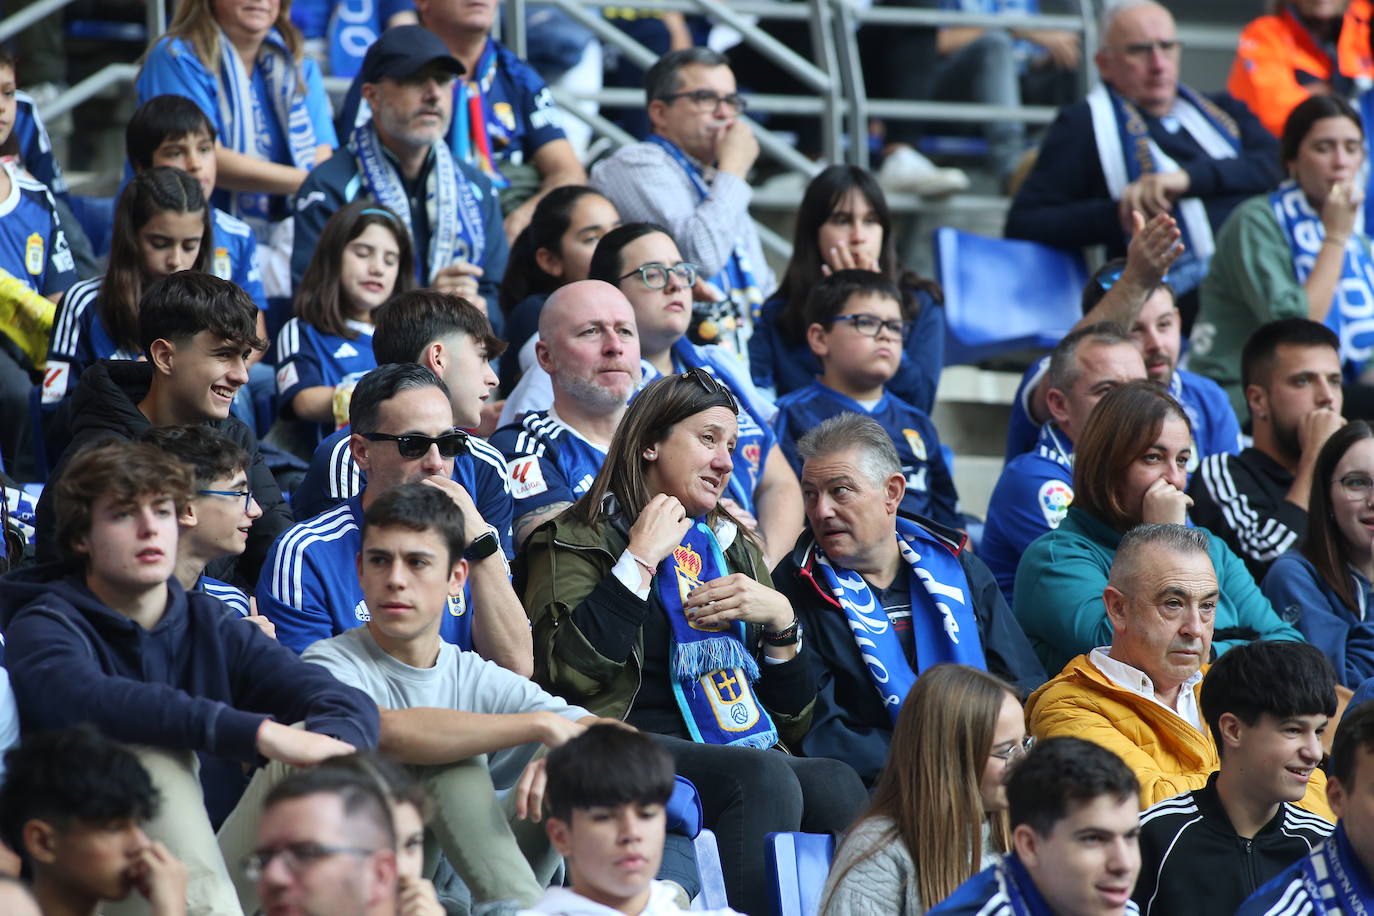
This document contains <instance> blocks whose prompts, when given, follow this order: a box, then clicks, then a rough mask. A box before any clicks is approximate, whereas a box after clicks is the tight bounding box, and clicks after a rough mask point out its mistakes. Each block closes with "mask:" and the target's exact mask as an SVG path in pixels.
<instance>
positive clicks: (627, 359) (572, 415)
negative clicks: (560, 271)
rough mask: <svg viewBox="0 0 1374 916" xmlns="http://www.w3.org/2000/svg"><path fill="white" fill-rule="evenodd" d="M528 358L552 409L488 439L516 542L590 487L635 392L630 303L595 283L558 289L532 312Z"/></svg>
mask: <svg viewBox="0 0 1374 916" xmlns="http://www.w3.org/2000/svg"><path fill="white" fill-rule="evenodd" d="M535 357H536V358H537V359H538V360H539V367H540V368H541V369H543V370H544V371H545V372H546V373H548V377H549V380H550V381H551V383H552V386H553V404H552V406H550V407H549V408H548V409H547V410H534V411H530V412H529V413H527V414H525V415H524V416H523V417H521V418H520V420H518V421H517V422H515V423H511V424H509V425H507V426H503V427H502V428H501V429H498V430H497V431H496V432H495V433H494V434H493V435H492V437H491V444H492V445H494V446H496V447H497V448H499V449H500V450H501V452H502V454H504V455H505V456H506V461H507V473H508V475H509V478H510V490H511V496H512V497H513V498H514V499H515V524H514V526H513V528H512V531H513V533H514V536H515V543H516V544H517V545H520V544H523V543H524V542H525V538H526V536H527V535H529V533H530V532H531V531H533V530H534V529H535V528H537V527H539V525H541V524H543V523H544V522H546V521H548V520H549V519H551V518H553V517H554V516H555V515H558V514H559V513H560V512H562V511H563V510H564V509H566V508H567V507H568V506H571V505H572V504H573V503H574V502H576V501H577V498H578V497H579V496H581V495H582V494H583V493H585V492H586V491H587V488H588V487H590V486H591V483H592V480H593V478H595V477H596V474H597V472H598V471H600V470H601V464H602V462H603V461H605V459H606V450H607V449H608V448H609V447H610V444H611V437H612V436H613V435H615V428H616V427H617V426H618V425H620V418H621V417H622V416H624V414H625V405H626V404H627V403H628V402H629V399H630V396H631V395H632V394H634V393H635V392H636V391H637V390H638V389H639V383H640V379H641V376H642V370H641V366H640V361H639V331H638V329H637V328H636V326H635V313H634V308H633V307H632V306H631V305H630V300H628V299H626V298H625V294H624V293H622V292H621V291H620V290H618V289H616V288H615V287H614V286H612V285H611V284H609V283H604V282H602V281H600V280H581V281H578V282H575V283H569V284H567V285H566V286H563V287H560V288H559V289H557V290H555V291H554V293H553V295H551V296H549V298H548V301H547V302H545V303H544V308H543V310H542V311H541V312H540V313H539V337H538V340H537V343H535Z"/></svg>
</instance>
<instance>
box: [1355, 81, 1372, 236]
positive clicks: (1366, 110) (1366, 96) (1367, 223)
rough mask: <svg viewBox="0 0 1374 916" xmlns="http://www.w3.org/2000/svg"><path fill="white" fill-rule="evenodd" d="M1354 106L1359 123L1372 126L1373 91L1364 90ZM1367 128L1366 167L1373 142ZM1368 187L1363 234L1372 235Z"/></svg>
mask: <svg viewBox="0 0 1374 916" xmlns="http://www.w3.org/2000/svg"><path fill="white" fill-rule="evenodd" d="M1355 105H1356V107H1357V108H1359V110H1360V121H1361V123H1364V124H1374V121H1371V120H1369V119H1370V118H1374V90H1365V91H1364V92H1361V93H1360V97H1359V98H1358V99H1356V100H1355ZM1369 133H1370V130H1369V128H1366V129H1365V132H1364V161H1365V165H1366V167H1367V166H1368V164H1369V162H1370V157H1371V156H1374V141H1371V139H1370V136H1369ZM1369 190H1370V189H1369V187H1368V186H1367V185H1366V187H1365V195H1364V232H1365V235H1370V234H1371V233H1374V194H1370V193H1369Z"/></svg>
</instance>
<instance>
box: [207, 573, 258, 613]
mask: <svg viewBox="0 0 1374 916" xmlns="http://www.w3.org/2000/svg"><path fill="white" fill-rule="evenodd" d="M194 591H198V592H205V594H207V595H212V596H213V597H215V598H218V599H219V600H220V601H222V602H224V606H225V607H227V608H228V609H229V610H231V611H233V612H234V613H235V614H238V615H239V616H240V617H247V616H248V612H249V610H250V609H251V608H250V606H249V604H248V596H247V595H246V594H244V592H243V589H240V588H235V587H234V586H232V585H230V584H229V583H228V582H221V581H220V580H218V579H212V578H211V577H210V576H201V577H200V579H199V580H197V582H196V587H195V589H194Z"/></svg>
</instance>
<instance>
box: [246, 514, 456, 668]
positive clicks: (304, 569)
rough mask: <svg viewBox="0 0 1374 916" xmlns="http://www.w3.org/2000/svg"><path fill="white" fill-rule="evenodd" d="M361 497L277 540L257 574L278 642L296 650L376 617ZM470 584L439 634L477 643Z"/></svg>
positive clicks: (261, 602) (263, 608) (451, 604)
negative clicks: (361, 577) (364, 571)
mask: <svg viewBox="0 0 1374 916" xmlns="http://www.w3.org/2000/svg"><path fill="white" fill-rule="evenodd" d="M362 524H363V507H362V497H361V496H356V497H354V498H352V499H350V500H349V501H348V502H346V503H342V504H340V505H338V506H335V507H334V508H333V509H330V510H328V511H327V512H324V513H322V514H320V515H317V516H315V517H314V518H310V519H306V520H305V521H303V522H297V523H296V524H295V525H292V526H291V527H290V528H288V529H286V531H284V532H283V533H282V535H281V536H280V537H279V538H277V540H276V541H275V542H274V543H273V544H272V549H271V551H269V552H268V554H267V562H265V563H264V564H263V567H262V576H261V578H260V579H258V587H257V589H256V594H257V598H258V610H259V611H260V612H261V613H262V614H263V615H264V616H266V617H267V619H268V620H270V621H272V623H273V624H274V625H275V626H276V628H277V641H278V642H280V643H281V644H282V645H283V646H286V647H288V648H290V649H292V650H294V651H295V652H296V653H297V654H299V653H301V652H304V651H305V650H306V649H308V648H310V646H311V645H312V644H313V643H316V642H319V641H320V640H321V639H328V638H329V637H331V636H337V635H339V634H340V633H342V632H343V631H344V630H351V629H352V628H353V627H356V626H358V625H359V624H362V623H366V622H367V621H368V620H370V619H371V616H370V615H369V614H368V611H367V602H366V601H365V600H364V599H363V588H362V586H361V585H360V584H359V583H358V565H357V559H358V551H360V550H362V546H363V541H362ZM471 607H472V600H471V595H470V593H469V586H468V585H466V584H465V585H464V586H463V594H462V595H458V596H449V599H448V603H447V613H445V614H444V618H443V622H442V623H441V624H440V626H439V636H440V637H441V638H442V639H444V640H446V641H447V642H451V643H453V644H454V645H456V646H458V647H459V648H460V649H471V648H472V616H471V614H469V613H468V611H469V609H470V608H471Z"/></svg>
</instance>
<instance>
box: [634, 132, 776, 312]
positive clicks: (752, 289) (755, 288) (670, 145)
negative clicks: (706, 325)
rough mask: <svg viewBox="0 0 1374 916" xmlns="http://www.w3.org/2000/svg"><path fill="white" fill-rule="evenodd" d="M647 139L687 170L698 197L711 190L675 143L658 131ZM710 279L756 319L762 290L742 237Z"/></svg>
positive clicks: (761, 298) (741, 309) (700, 199)
mask: <svg viewBox="0 0 1374 916" xmlns="http://www.w3.org/2000/svg"><path fill="white" fill-rule="evenodd" d="M649 142H650V143H655V144H657V145H658V146H660V147H662V148H663V149H664V150H666V151H667V153H668V155H669V156H672V157H673V161H674V162H676V163H677V164H678V165H680V166H682V171H684V172H686V173H687V179H688V180H689V181H691V182H692V187H694V188H696V191H697V200H698V201H703V200H705V199H706V198H707V196H708V195H709V194H710V193H711V188H710V186H709V185H707V184H706V179H705V178H703V177H702V174H701V169H700V168H698V167H697V165H696V163H694V162H693V161H692V160H691V159H688V158H687V154H686V153H684V152H683V151H682V150H681V149H679V148H678V146H677V144H676V143H674V142H673V141H671V140H668V139H666V138H664V137H660V136H659V135H658V134H650V135H649ZM711 282H712V283H714V284H715V285H716V286H718V287H720V288H721V289H722V290H723V291H724V292H725V294H726V295H728V296H729V297H730V298H731V300H733V301H734V303H735V305H736V307H737V308H738V309H739V314H741V315H746V314H747V315H749V316H750V318H751V319H753V320H755V321H757V320H758V319H759V310H760V308H761V306H762V305H763V291H762V290H760V289H759V285H758V282H757V281H756V280H755V279H754V271H753V270H752V269H751V268H750V266H749V252H748V249H746V248H745V245H744V242H743V240H742V239H741V238H740V237H739V236H736V237H735V247H734V249H733V250H732V251H731V252H730V257H729V259H728V260H726V262H725V266H724V267H722V268H721V269H720V273H718V274H716V275H715V276H714V277H712V278H711Z"/></svg>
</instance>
